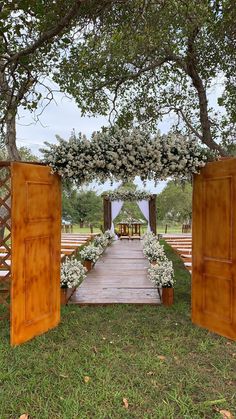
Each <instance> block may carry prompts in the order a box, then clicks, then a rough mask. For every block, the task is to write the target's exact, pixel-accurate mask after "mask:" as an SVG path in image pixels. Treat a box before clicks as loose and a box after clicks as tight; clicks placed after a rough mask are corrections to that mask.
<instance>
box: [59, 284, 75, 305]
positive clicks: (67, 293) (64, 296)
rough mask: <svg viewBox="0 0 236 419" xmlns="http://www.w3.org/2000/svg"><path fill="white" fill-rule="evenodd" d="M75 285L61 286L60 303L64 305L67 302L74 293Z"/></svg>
mask: <svg viewBox="0 0 236 419" xmlns="http://www.w3.org/2000/svg"><path fill="white" fill-rule="evenodd" d="M75 290H76V287H73V288H61V305H62V306H65V305H67V304H68V302H69V299H70V298H71V296H72V295H73V294H74V292H75Z"/></svg>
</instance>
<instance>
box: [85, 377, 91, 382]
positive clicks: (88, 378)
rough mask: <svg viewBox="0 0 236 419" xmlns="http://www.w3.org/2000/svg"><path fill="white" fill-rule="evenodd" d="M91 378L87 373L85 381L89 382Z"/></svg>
mask: <svg viewBox="0 0 236 419" xmlns="http://www.w3.org/2000/svg"><path fill="white" fill-rule="evenodd" d="M90 380H91V378H90V377H89V376H88V375H85V377H84V382H85V383H88V382H89V381H90Z"/></svg>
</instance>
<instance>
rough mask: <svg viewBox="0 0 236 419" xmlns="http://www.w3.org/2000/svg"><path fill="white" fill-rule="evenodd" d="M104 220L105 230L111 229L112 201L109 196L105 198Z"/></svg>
mask: <svg viewBox="0 0 236 419" xmlns="http://www.w3.org/2000/svg"><path fill="white" fill-rule="evenodd" d="M103 220H104V221H103V222H104V231H106V230H110V228H111V201H110V199H109V198H108V197H107V196H104V198H103Z"/></svg>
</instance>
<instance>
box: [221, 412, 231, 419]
mask: <svg viewBox="0 0 236 419" xmlns="http://www.w3.org/2000/svg"><path fill="white" fill-rule="evenodd" d="M219 413H220V414H221V415H222V417H223V419H234V416H233V415H232V413H231V412H230V411H229V410H219Z"/></svg>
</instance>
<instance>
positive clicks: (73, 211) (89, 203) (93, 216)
mask: <svg viewBox="0 0 236 419" xmlns="http://www.w3.org/2000/svg"><path fill="white" fill-rule="evenodd" d="M62 217H63V218H64V219H66V220H68V221H69V220H71V221H72V222H73V224H80V223H82V224H83V223H85V222H86V223H92V224H93V225H95V226H97V227H100V225H101V224H102V222H103V221H102V220H103V199H102V197H101V196H100V195H97V194H96V192H94V191H91V190H90V191H78V190H76V189H74V188H73V187H70V186H69V187H68V186H67V187H64V190H63V193H62Z"/></svg>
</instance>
